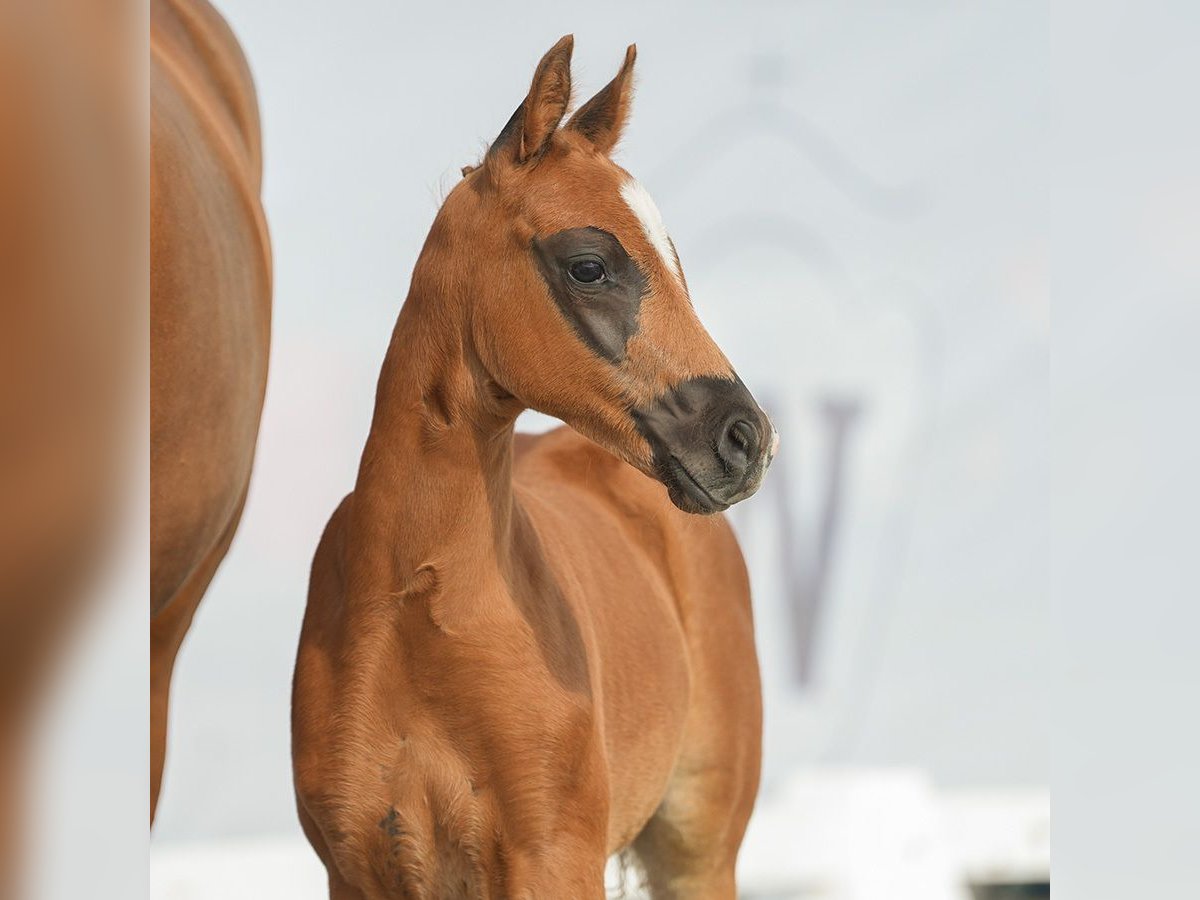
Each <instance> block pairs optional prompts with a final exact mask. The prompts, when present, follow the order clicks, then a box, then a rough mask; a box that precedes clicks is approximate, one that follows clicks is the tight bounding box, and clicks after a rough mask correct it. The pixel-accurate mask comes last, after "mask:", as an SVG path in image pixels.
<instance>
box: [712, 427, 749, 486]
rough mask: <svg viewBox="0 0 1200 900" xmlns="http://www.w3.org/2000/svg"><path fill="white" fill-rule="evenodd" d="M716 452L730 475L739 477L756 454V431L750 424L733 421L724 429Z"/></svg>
mask: <svg viewBox="0 0 1200 900" xmlns="http://www.w3.org/2000/svg"><path fill="white" fill-rule="evenodd" d="M717 452H718V454H719V455H720V457H721V460H722V461H723V462H724V463H725V466H726V467H727V471H729V472H730V474H733V475H736V476H740V475H741V474H742V473H744V472H745V471H746V470H747V469H748V468H749V467H750V463H751V461H752V460H753V459H754V456H755V454H756V453H757V452H758V430H757V429H756V428H755V427H754V424H753V423H752V422H748V421H746V420H745V419H735V420H734V421H733V422H732V423H731V424H730V425H728V426H727V427H726V428H725V433H724V434H723V435H722V436H721V440H720V443H719V445H718V447H717Z"/></svg>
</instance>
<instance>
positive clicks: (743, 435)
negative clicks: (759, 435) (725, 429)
mask: <svg viewBox="0 0 1200 900" xmlns="http://www.w3.org/2000/svg"><path fill="white" fill-rule="evenodd" d="M755 436H756V435H755V432H754V426H753V425H751V424H750V423H749V422H747V421H746V420H745V419H738V421H736V422H734V423H733V424H732V425H730V426H729V440H730V441H731V442H732V443H733V445H734V446H735V447H737V448H738V449H739V450H741V451H742V452H743V453H744V454H746V456H747V457H749V456H750V451H751V450H752V449H754V439H755Z"/></svg>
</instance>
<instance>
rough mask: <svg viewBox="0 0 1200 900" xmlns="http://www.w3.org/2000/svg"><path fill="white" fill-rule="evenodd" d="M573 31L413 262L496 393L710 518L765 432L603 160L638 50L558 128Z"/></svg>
mask: <svg viewBox="0 0 1200 900" xmlns="http://www.w3.org/2000/svg"><path fill="white" fill-rule="evenodd" d="M571 48H572V40H571V38H570V37H569V36H568V37H565V38H563V39H562V40H560V41H559V42H558V43H557V44H556V45H555V46H554V47H553V48H552V49H551V50H550V52H549V53H547V54H546V55H545V57H543V58H542V61H541V62H540V63H539V64H538V67H537V71H536V72H535V74H534V77H533V84H532V87H531V88H530V91H529V94H528V96H526V98H525V100H524V101H523V102H522V103H521V105H520V106H519V107H518V108H517V111H516V112H515V113H514V114H513V116H512V118H511V119H510V120H509V122H508V124H507V125H505V127H504V129H503V130H502V131H501V133H500V135H499V137H498V138H496V140H495V141H494V142H493V143H492V145H491V147H490V148H489V150H488V152H487V156H486V157H485V159H484V160H483V162H482V163H481V165H479V166H478V167H474V168H470V167H468V168H467V169H465V170H464V173H465V178H464V180H463V182H462V183H461V184H459V185H458V186H457V187H456V188H455V189H454V191H452V192H451V194H450V196H449V197H448V198H447V200H446V203H445V204H444V206H443V209H442V211H441V213H440V214H439V216H438V221H437V223H435V225H434V230H433V232H432V234H431V237H430V242H429V244H428V245H427V249H426V254H427V255H428V254H433V255H434V256H436V257H438V258H440V259H441V261H442V263H443V264H442V265H440V266H438V271H439V272H442V273H451V274H446V275H444V276H443V277H446V278H451V279H453V281H454V282H455V283H456V284H457V286H458V287H459V288H460V289H459V290H457V291H455V293H456V294H458V295H460V296H462V297H463V298H465V299H464V301H463V302H464V305H465V311H466V312H467V321H468V329H469V335H470V340H471V343H472V344H473V346H474V352H475V355H476V356H477V358H478V361H479V363H480V364H481V365H482V367H483V368H484V369H485V370H486V372H487V374H488V376H489V377H490V378H491V380H492V381H494V382H495V385H496V386H497V387H498V388H499V391H500V393H501V395H502V396H509V395H511V397H513V398H515V399H516V401H517V402H519V403H520V404H522V405H524V406H528V407H532V408H534V409H537V410H540V411H542V412H545V413H549V414H550V415H553V416H557V417H559V418H561V419H563V420H564V421H566V422H567V423H569V424H570V425H572V426H574V427H575V428H576V429H578V430H579V431H581V432H583V433H584V434H586V435H588V436H589V437H591V438H592V439H593V440H595V441H597V442H598V443H600V444H602V445H604V446H606V447H608V448H609V449H610V450H612V451H613V452H615V453H616V454H618V455H619V456H621V457H622V458H623V459H625V460H627V461H628V462H630V463H632V464H633V465H635V466H637V467H638V468H639V469H641V470H642V471H643V472H645V473H646V474H648V475H650V476H652V477H654V478H657V479H658V480H660V481H661V482H663V483H664V484H665V485H666V486H667V489H668V491H669V493H670V497H671V500H672V501H674V503H675V504H676V505H677V506H678V507H680V508H681V509H683V510H686V511H688V512H696V513H712V512H718V511H720V510H723V509H726V508H727V507H728V506H729V505H730V504H732V503H736V502H737V501H739V500H741V499H743V498H745V497H748V496H750V495H751V494H753V493H754V491H755V490H757V488H758V485H759V483H760V482H761V480H762V477H763V473H764V472H765V471H766V468H767V466H768V464H769V463H770V461H771V457H772V455H773V453H774V444H775V442H776V440H777V438H776V435H775V431H774V429H773V427H772V426H771V422H770V421H769V420H768V419H767V416H766V415H765V414H764V413H763V411H762V410H761V409H760V408H759V406H758V404H757V403H755V401H754V398H753V397H751V396H750V392H749V391H748V390H747V389H746V387H745V385H744V384H742V382H741V380H740V379H739V378H738V377H737V375H736V374H735V373H734V371H733V368H732V367H731V366H730V364H729V361H728V360H727V359H726V358H725V356H724V354H722V353H721V351H720V349H718V347H717V346H716V344H714V343H713V340H712V338H710V337H709V335H708V333H707V332H706V331H705V330H704V327H703V326H702V325H701V324H700V320H699V319H698V318H697V317H696V313H695V310H694V309H693V308H692V303H691V299H690V298H689V296H688V289H687V282H686V281H685V279H684V277H683V270H682V268H681V266H680V263H679V256H678V254H677V253H676V252H675V246H674V244H672V243H671V239H670V237H668V235H667V232H666V229H665V228H664V227H663V222H662V219H661V217H660V216H659V213H658V210H657V208H656V207H655V205H654V201H653V200H651V199H650V196H649V194H647V193H646V191H645V189H644V188H643V187H642V186H641V185H640V184H638V182H637V181H635V180H634V179H633V178H632V177H631V176H630V175H629V173H627V172H626V171H625V170H624V169H622V168H621V167H620V166H618V165H617V164H616V163H615V162H613V161H612V159H611V158H610V156H609V154H610V152H611V151H612V149H613V147H614V146H615V145H616V143H617V141H618V139H619V138H620V136H621V130H622V127H623V126H624V124H625V119H626V116H627V115H628V112H629V106H630V99H631V95H632V92H633V62H634V56H635V53H634V48H633V47H630V48H629V49H628V51H627V52H626V54H625V62H624V64H623V65H622V66H621V70H620V71H619V72H618V73H617V76H616V78H614V79H613V80H612V81H611V82H610V83H609V84H608V85H607V86H606V87H605V88H604V89H603V90H601V91H600V92H599V93H598V94H596V96H595V97H593V98H592V99H591V100H589V101H588V102H587V103H585V104H584V105H583V106H582V107H580V108H579V110H578V111H576V112H575V114H574V115H573V116H571V118H570V119H569V120H568V121H567V123H566V125H563V126H562V127H559V126H560V123H561V121H562V119H563V117H564V114H565V113H566V111H567V107H568V104H569V103H570V95H571V68H570V66H571Z"/></svg>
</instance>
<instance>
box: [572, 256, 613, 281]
mask: <svg viewBox="0 0 1200 900" xmlns="http://www.w3.org/2000/svg"><path fill="white" fill-rule="evenodd" d="M567 271H569V272H570V273H571V277H572V278H574V279H575V280H576V281H578V282H579V283H580V284H596V283H597V282H600V281H603V280H604V263H602V262H600V260H598V259H577V260H575V262H573V263H571V265H570V268H569V269H568V270H567Z"/></svg>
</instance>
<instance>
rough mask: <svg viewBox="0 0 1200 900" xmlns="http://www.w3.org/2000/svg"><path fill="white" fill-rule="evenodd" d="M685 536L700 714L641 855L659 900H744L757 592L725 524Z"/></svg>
mask: <svg viewBox="0 0 1200 900" xmlns="http://www.w3.org/2000/svg"><path fill="white" fill-rule="evenodd" d="M683 530H684V534H683V535H682V537H683V541H682V546H683V547H684V548H686V553H687V556H688V557H689V558H688V571H689V572H690V573H691V578H690V585H691V589H690V590H688V592H687V595H686V598H685V602H686V610H685V621H687V622H688V623H689V627H688V633H687V641H688V652H689V654H690V661H691V664H692V691H691V701H690V702H691V709H690V710H689V711H688V719H687V724H686V725H685V727H684V735H683V744H682V749H681V752H680V756H679V761H678V763H677V764H676V766H675V771H674V773H673V774H672V776H671V781H670V783H669V785H668V787H667V793H666V795H665V797H664V798H663V801H662V803H661V804H660V805H659V808H658V810H657V811H656V812H655V813H654V815H653V816H652V817H651V819H650V821H649V822H648V823H647V824H646V826H645V827H644V828H643V829H642V832H641V833H640V834H639V835H638V836H637V838H636V839H635V840H634V844H633V850H634V852H635V853H636V855H637V856H638V858H639V860H640V862H641V863H642V866H643V868H644V869H645V871H646V877H647V883H648V886H649V888H650V892H651V895H652V896H653V897H654V900H675V898H679V900H684V898H687V900H735V898H736V897H737V886H736V883H735V880H734V867H735V866H736V864H737V854H738V850H739V848H740V847H741V843H742V837H743V836H744V834H745V832H746V825H747V823H748V822H749V820H750V813H751V810H752V809H753V807H754V798H755V796H756V795H757V793H758V777H759V770H760V766H761V757H762V688H761V685H760V683H759V676H758V659H757V656H756V653H755V649H754V626H753V622H752V620H751V615H750V589H749V582H748V579H747V576H746V570H745V565H744V564H743V563H742V557H741V553H740V552H739V551H738V549H737V545H736V543H734V539H733V535H732V532H731V531H730V529H729V526H728V524H727V523H726V522H724V521H723V520H719V519H718V520H714V519H706V520H705V519H699V520H689V521H688V523H687V524H686V525H685V526H684V529H683Z"/></svg>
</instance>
